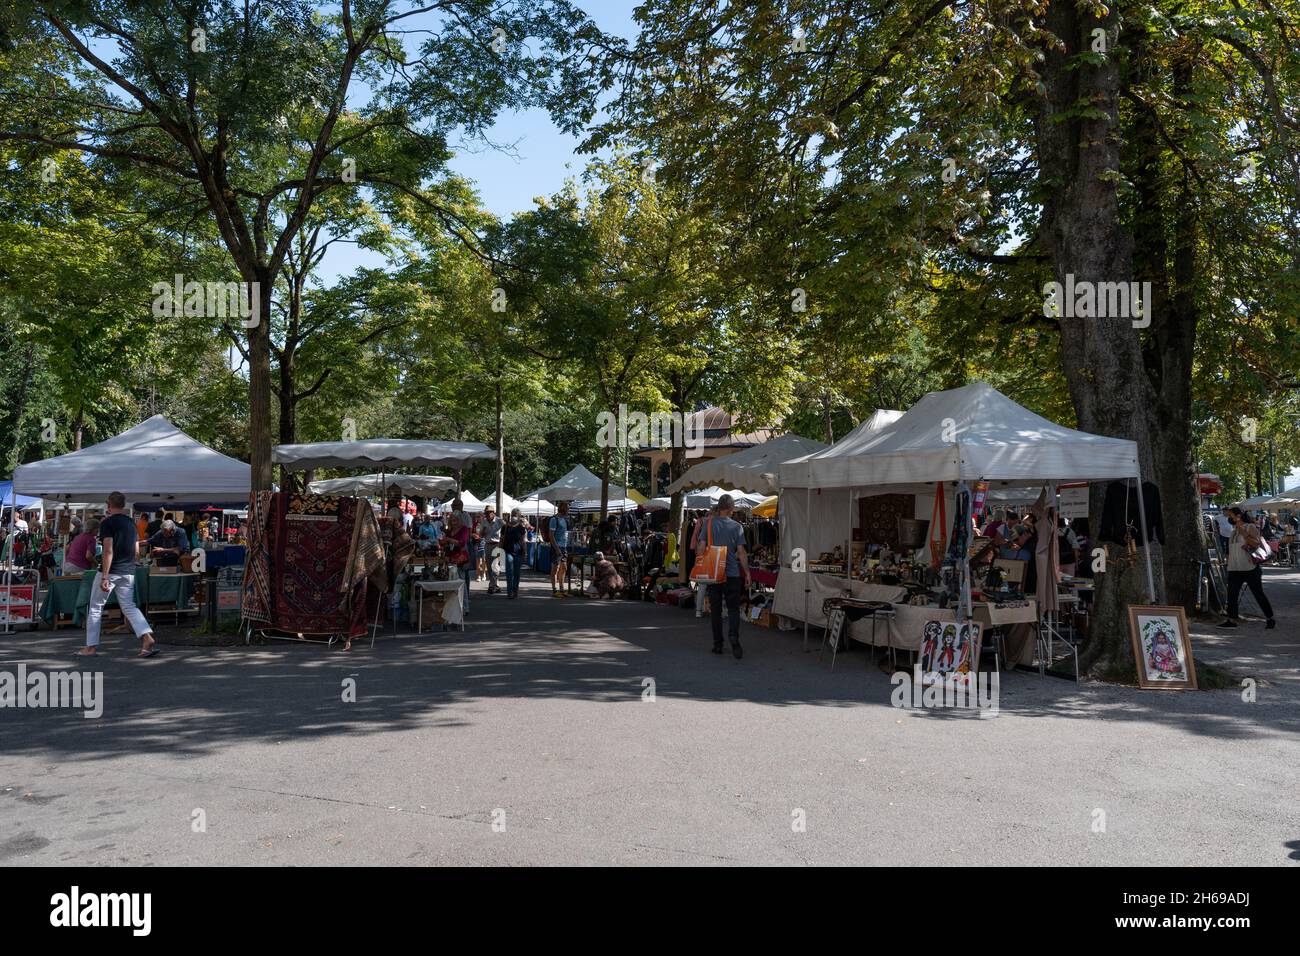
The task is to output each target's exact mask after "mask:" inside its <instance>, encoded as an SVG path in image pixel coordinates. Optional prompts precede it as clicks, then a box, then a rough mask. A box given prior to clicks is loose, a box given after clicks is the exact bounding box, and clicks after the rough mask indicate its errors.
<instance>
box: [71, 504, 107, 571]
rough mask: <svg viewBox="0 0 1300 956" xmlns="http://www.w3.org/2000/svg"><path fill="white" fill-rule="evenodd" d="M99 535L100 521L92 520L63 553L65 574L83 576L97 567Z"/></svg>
mask: <svg viewBox="0 0 1300 956" xmlns="http://www.w3.org/2000/svg"><path fill="white" fill-rule="evenodd" d="M98 535H99V519H98V518H91V519H90V520H89V521H87V522H86V524H85V525H84V527H83V528H82V531H81V533H80V534H78V535H77V536H76V537H75V538H73V539H72V541H71V542H69V544H68V547H67V550H66V551H64V553H63V573H64V574H83V573H85V572H86V571H89V570H90V569H91V568H93V567H94V566H95V551H96V549H97V547H98V545H97V544H96V541H97V540H98Z"/></svg>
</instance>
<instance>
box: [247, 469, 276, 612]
mask: <svg viewBox="0 0 1300 956" xmlns="http://www.w3.org/2000/svg"><path fill="white" fill-rule="evenodd" d="M274 498H275V495H274V494H273V493H272V492H269V491H255V492H253V493H252V494H251V495H249V496H248V551H247V556H246V557H245V558H244V601H243V607H242V614H243V617H244V619H245V620H247V621H251V622H253V623H254V624H261V625H269V624H270V623H271V607H272V604H271V542H270V537H269V531H270V519H271V504H272V500H273V499H274Z"/></svg>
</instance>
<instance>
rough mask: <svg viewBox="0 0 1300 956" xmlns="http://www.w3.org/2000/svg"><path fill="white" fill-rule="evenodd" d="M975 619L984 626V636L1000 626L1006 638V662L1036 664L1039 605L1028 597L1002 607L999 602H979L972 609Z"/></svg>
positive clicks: (1012, 664) (1004, 644)
mask: <svg viewBox="0 0 1300 956" xmlns="http://www.w3.org/2000/svg"><path fill="white" fill-rule="evenodd" d="M971 613H972V614H973V615H974V617H975V620H976V621H978V622H979V623H981V624H983V625H984V632H985V633H984V637H985V638H987V636H988V629H989V628H990V627H1001V628H1002V630H1003V633H1004V634H1005V637H1004V638H1003V640H1002V644H1003V647H1005V648H1006V651H1007V663H1008V664H1010V665H1011V666H1012V667H1015V666H1016V665H1017V664H1023V665H1024V666H1025V667H1029V666H1030V665H1031V664H1033V663H1034V648H1035V647H1036V646H1037V642H1038V602H1037V601H1035V600H1034V599H1033V598H1026V599H1025V601H1024V602H1010V603H1007V604H1004V605H1003V606H1001V607H999V606H998V605H997V603H990V602H988V601H981V602H978V603H976V604H974V605H972V607H971Z"/></svg>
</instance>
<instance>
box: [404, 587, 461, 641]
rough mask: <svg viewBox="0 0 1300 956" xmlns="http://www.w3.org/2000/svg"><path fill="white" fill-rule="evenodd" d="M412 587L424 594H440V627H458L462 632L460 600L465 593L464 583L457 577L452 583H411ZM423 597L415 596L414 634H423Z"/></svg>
mask: <svg viewBox="0 0 1300 956" xmlns="http://www.w3.org/2000/svg"><path fill="white" fill-rule="evenodd" d="M411 584H412V587H414V588H416V589H418V590H419V591H421V592H424V593H426V594H427V593H433V594H441V595H442V596H443V599H442V626H443V628H444V629H445V628H448V627H459V628H460V629H461V630H462V631H463V630H464V629H465V611H464V608H463V607H462V606H461V599H462V597H463V596H464V593H465V582H464V581H462V580H461V579H460V578H459V577H458V578H456V579H455V580H453V581H412V582H411ZM424 603H425V602H424V596H423V594H418V595H417V596H416V608H417V611H416V624H415V632H416V633H417V634H423V633H424Z"/></svg>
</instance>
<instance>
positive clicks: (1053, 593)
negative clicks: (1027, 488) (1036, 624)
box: [1026, 488, 1061, 616]
mask: <svg viewBox="0 0 1300 956" xmlns="http://www.w3.org/2000/svg"><path fill="white" fill-rule="evenodd" d="M1029 513H1030V514H1032V515H1033V516H1034V518H1035V519H1036V520H1035V522H1034V523H1035V525H1037V528H1038V531H1037V533H1036V534H1035V535H1034V537H1035V539H1036V541H1035V544H1034V565H1033V566H1034V570H1035V571H1036V572H1037V574H1036V576H1035V577H1036V580H1035V581H1034V582H1033V587H1034V597H1035V598H1036V599H1037V600H1038V613H1039V615H1040V616H1041V615H1042V614H1043V613H1045V612H1047V611H1057V610H1059V609H1060V607H1061V603H1060V601H1059V600H1058V599H1057V598H1058V594H1057V590H1056V581H1057V578H1058V576H1059V575H1058V571H1059V569H1060V563H1059V560H1058V558H1059V556H1058V555H1057V553H1056V535H1055V533H1054V532H1055V530H1056V508H1055V506H1054V505H1051V504H1049V503H1048V497H1047V489H1046V488H1044V489H1043V490H1042V491H1041V492H1039V493H1038V500H1037V501H1035V502H1034V503H1033V505H1032V506H1031V507H1030V509H1029ZM1026 590H1028V585H1026Z"/></svg>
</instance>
